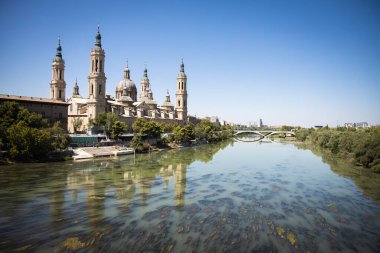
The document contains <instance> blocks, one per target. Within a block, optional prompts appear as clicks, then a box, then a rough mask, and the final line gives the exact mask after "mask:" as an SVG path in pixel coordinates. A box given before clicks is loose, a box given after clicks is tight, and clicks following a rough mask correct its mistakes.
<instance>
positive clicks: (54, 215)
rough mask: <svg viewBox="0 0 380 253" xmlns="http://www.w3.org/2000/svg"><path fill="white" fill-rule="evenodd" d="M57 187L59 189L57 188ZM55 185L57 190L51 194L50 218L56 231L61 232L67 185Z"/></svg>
mask: <svg viewBox="0 0 380 253" xmlns="http://www.w3.org/2000/svg"><path fill="white" fill-rule="evenodd" d="M56 187H57V188H58V189H56ZM56 187H55V189H56V190H55V191H53V192H52V194H51V200H50V219H51V224H52V225H53V227H54V229H55V230H56V232H58V233H60V231H61V229H62V226H63V224H64V223H62V222H61V221H62V219H64V217H65V216H64V212H63V211H64V203H65V191H64V188H65V187H66V185H63V184H58V185H57V186H56Z"/></svg>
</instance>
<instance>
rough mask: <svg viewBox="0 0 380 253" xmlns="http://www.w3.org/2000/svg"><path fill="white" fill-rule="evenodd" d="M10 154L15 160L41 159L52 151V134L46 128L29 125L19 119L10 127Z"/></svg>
mask: <svg viewBox="0 0 380 253" xmlns="http://www.w3.org/2000/svg"><path fill="white" fill-rule="evenodd" d="M7 133H8V135H9V142H10V150H9V151H10V155H11V157H12V158H13V159H15V160H24V161H26V160H32V159H41V158H43V157H44V156H46V155H47V154H48V153H49V152H50V151H52V148H51V142H50V134H49V132H48V131H46V130H44V129H37V128H32V127H29V126H28V125H27V124H26V123H25V122H24V121H19V122H18V123H16V124H13V125H12V126H10V127H9V128H8V131H7Z"/></svg>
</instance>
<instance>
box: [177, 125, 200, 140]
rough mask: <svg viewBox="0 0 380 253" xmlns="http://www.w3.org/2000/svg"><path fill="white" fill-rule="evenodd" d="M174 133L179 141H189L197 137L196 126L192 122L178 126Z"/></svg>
mask: <svg viewBox="0 0 380 253" xmlns="http://www.w3.org/2000/svg"><path fill="white" fill-rule="evenodd" d="M173 135H174V140H175V141H176V142H177V143H189V142H190V141H191V140H193V139H194V138H195V133H194V126H193V124H191V123H190V122H188V123H186V125H185V126H184V127H181V126H177V127H176V128H174V130H173Z"/></svg>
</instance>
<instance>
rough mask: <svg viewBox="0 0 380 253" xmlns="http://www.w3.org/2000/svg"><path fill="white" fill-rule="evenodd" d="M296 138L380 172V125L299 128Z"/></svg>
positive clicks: (355, 163)
mask: <svg viewBox="0 0 380 253" xmlns="http://www.w3.org/2000/svg"><path fill="white" fill-rule="evenodd" d="M296 138H297V140H298V141H302V142H303V143H305V144H307V145H309V146H310V147H315V148H320V149H322V150H325V151H326V152H329V153H331V154H332V155H334V156H335V157H337V158H340V159H344V160H347V161H349V162H351V163H352V164H353V165H356V166H361V167H363V168H365V169H368V170H370V171H373V172H376V173H380V127H372V128H367V129H351V128H334V129H331V128H323V129H318V130H315V129H299V130H297V132H296Z"/></svg>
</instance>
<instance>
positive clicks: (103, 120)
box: [91, 112, 118, 137]
mask: <svg viewBox="0 0 380 253" xmlns="http://www.w3.org/2000/svg"><path fill="white" fill-rule="evenodd" d="M117 120H118V117H117V115H116V114H114V113H112V112H101V113H99V115H98V116H97V117H96V118H95V120H93V121H92V122H91V124H93V125H95V126H104V131H105V134H106V135H107V136H108V137H109V136H111V134H112V126H113V124H114V123H115V122H116V121H117Z"/></svg>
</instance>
